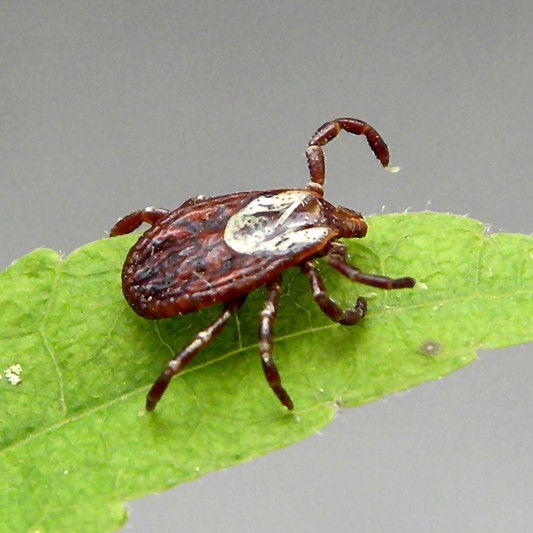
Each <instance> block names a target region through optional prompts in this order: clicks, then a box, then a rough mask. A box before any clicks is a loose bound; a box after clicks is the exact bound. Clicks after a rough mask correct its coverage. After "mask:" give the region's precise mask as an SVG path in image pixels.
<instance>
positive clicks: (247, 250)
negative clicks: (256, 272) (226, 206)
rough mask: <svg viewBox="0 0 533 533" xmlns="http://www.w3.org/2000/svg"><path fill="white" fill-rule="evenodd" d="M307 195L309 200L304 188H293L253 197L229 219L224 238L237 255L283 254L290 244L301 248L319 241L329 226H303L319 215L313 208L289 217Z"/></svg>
mask: <svg viewBox="0 0 533 533" xmlns="http://www.w3.org/2000/svg"><path fill="white" fill-rule="evenodd" d="M308 197H311V198H310V199H311V200H313V195H310V194H309V192H308V191H303V190H294V191H285V192H282V193H279V194H276V195H273V196H259V197H257V198H255V199H254V200H252V201H251V202H250V203H249V204H247V205H246V206H244V207H243V208H242V209H241V210H240V211H238V212H237V213H235V214H234V215H233V216H232V217H230V218H229V220H228V223H227V224H226V228H225V230H224V240H225V241H226V243H227V245H228V246H229V247H231V248H232V249H233V250H235V251H236V252H238V253H240V254H254V253H265V252H268V253H271V254H274V255H282V254H285V253H286V252H287V251H288V250H289V249H290V248H291V247H293V246H297V247H300V248H301V247H306V246H312V245H313V244H316V243H317V242H320V241H321V240H323V239H324V238H325V237H327V235H328V234H329V233H330V232H331V230H330V228H328V227H322V226H311V227H305V226H309V224H310V223H312V219H313V218H315V217H317V216H319V214H318V211H317V210H314V211H313V210H310V211H309V212H307V213H303V214H301V216H298V215H296V216H294V217H293V215H294V213H295V211H296V210H297V209H298V207H299V206H300V205H301V204H302V203H303V202H304V201H305V200H306V199H307V198H308ZM278 213H279V216H276V215H277V214H278ZM291 217H293V220H291Z"/></svg>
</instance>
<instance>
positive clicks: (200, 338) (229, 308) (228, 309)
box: [146, 298, 244, 411]
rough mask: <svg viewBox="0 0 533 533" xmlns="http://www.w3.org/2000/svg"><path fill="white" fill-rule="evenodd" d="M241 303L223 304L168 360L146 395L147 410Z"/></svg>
mask: <svg viewBox="0 0 533 533" xmlns="http://www.w3.org/2000/svg"><path fill="white" fill-rule="evenodd" d="M243 303H244V298H242V299H240V300H234V301H232V302H228V303H226V304H225V305H224V310H223V311H222V313H221V314H220V315H219V317H218V318H217V319H216V320H215V321H214V322H212V323H211V324H210V325H209V326H207V327H206V328H204V329H203V330H202V331H200V332H199V333H198V334H197V335H196V337H195V338H194V339H193V341H192V342H191V343H190V344H189V345H188V346H186V347H185V348H183V350H181V352H179V353H178V355H176V357H174V359H171V360H170V362H169V363H168V365H167V368H166V369H165V370H164V371H163V373H162V374H161V375H160V376H159V377H158V378H157V380H156V382H155V383H154V384H153V385H152V388H151V389H150V391H149V392H148V395H147V396H146V410H147V411H153V410H154V409H155V406H156V405H157V403H158V402H159V400H160V399H161V396H163V393H164V392H165V390H166V389H167V387H168V384H169V383H170V380H171V379H172V378H173V377H174V376H175V375H176V374H179V373H180V372H181V370H182V369H183V367H184V366H185V365H187V364H188V363H190V361H191V360H192V359H193V358H194V357H195V356H196V355H197V354H198V352H199V351H200V350H202V349H203V348H205V347H206V346H207V345H208V344H209V343H210V342H211V341H212V340H213V339H214V338H215V337H216V336H217V335H218V334H219V333H220V332H221V330H222V329H223V328H224V326H225V325H226V324H227V323H228V321H229V319H230V317H231V315H233V313H235V312H236V311H237V310H238V309H239V308H240V307H241V305H242V304H243Z"/></svg>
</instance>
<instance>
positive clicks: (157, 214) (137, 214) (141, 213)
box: [109, 207, 169, 237]
mask: <svg viewBox="0 0 533 533" xmlns="http://www.w3.org/2000/svg"><path fill="white" fill-rule="evenodd" d="M168 213H169V211H168V210H166V209H158V208H157V207H147V208H145V209H139V210H138V211H134V212H133V213H130V214H129V215H126V216H125V217H122V218H119V219H118V220H117V222H116V223H115V225H114V226H113V227H112V228H111V231H110V232H109V235H110V237H116V236H117V235H125V234H126V233H131V232H132V231H135V230H136V229H137V228H138V227H139V226H140V225H141V224H142V223H143V222H146V223H147V224H150V225H152V224H155V223H156V222H158V221H159V220H161V219H162V218H163V217H164V216H166V215H168Z"/></svg>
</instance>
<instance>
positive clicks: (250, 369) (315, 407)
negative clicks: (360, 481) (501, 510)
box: [0, 213, 533, 533]
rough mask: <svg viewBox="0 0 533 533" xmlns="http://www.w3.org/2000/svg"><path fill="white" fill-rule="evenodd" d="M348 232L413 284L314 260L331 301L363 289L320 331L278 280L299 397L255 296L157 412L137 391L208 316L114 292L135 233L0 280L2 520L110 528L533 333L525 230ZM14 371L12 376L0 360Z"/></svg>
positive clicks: (282, 325)
mask: <svg viewBox="0 0 533 533" xmlns="http://www.w3.org/2000/svg"><path fill="white" fill-rule="evenodd" d="M369 226H370V230H369V234H368V236H367V237H366V238H365V239H363V240H361V241H357V242H354V241H351V242H350V243H349V249H350V255H351V260H352V262H353V263H354V264H356V265H357V266H358V267H359V268H361V269H362V270H363V271H366V272H375V273H383V274H386V275H389V276H393V277H397V276H404V275H409V276H413V277H415V278H416V279H417V280H418V281H419V284H418V285H417V287H416V288H415V289H413V290H398V291H388V292H386V291H380V290H378V289H372V288H369V287H366V286H361V285H357V284H353V283H350V282H349V281H347V280H345V279H343V278H341V277H340V276H339V275H338V274H337V273H336V272H333V271H331V270H329V269H327V268H326V267H325V266H324V265H321V270H322V272H323V274H324V277H325V279H326V283H327V286H328V288H329V290H330V292H331V294H332V296H334V297H335V298H336V299H337V300H338V301H339V302H340V303H342V304H343V305H344V306H348V305H350V304H352V303H353V302H354V301H355V299H356V298H357V296H359V295H365V296H366V297H367V298H368V300H369V311H368V314H367V317H366V318H365V319H364V320H363V321H362V322H361V323H359V324H357V325H356V326H354V327H350V328H349V327H344V326H339V325H336V324H333V323H332V322H331V321H329V320H328V318H327V317H325V316H324V315H323V314H322V313H321V312H320V310H319V309H318V308H317V307H316V305H315V304H314V302H313V301H312V298H311V295H310V291H309V287H308V286H307V281H306V279H305V278H304V277H303V276H302V275H301V274H300V273H299V272H298V270H296V269H291V270H289V271H287V272H286V273H285V274H284V287H285V289H284V294H283V296H282V300H281V309H280V314H279V319H278V322H277V324H276V332H275V343H276V344H275V357H276V361H277V364H278V368H279V370H280V373H281V375H282V378H283V382H284V385H285V386H286V388H287V390H288V391H289V393H290V394H291V397H292V399H293V401H294V403H295V411H294V413H288V412H286V411H285V410H284V409H283V408H282V407H281V406H280V405H279V403H278V401H277V399H276V398H275V396H274V395H273V394H272V392H271V391H270V389H269V387H268V386H267V384H266V382H265V380H264V377H263V375H262V371H261V365H260V360H259V356H258V350H257V338H256V335H257V327H258V312H259V310H260V308H261V302H262V299H263V291H262V290H259V291H256V292H255V293H252V294H251V295H250V296H249V298H248V300H247V302H246V305H245V306H244V307H243V308H242V309H241V311H240V312H239V314H238V316H237V317H235V319H233V321H232V322H231V323H230V325H229V326H228V327H227V328H226V329H225V330H224V331H223V333H222V334H221V335H220V336H219V337H218V338H217V340H216V341H215V342H214V343H213V344H212V345H210V346H209V347H208V348H207V349H206V350H204V351H203V352H201V353H200V354H199V355H198V356H197V358H196V359H195V360H194V361H193V362H192V363H191V364H190V365H189V366H188V367H187V368H186V369H185V371H184V372H183V373H182V374H181V375H180V376H179V377H177V378H175V379H174V380H173V381H172V383H171V385H170V387H169V389H168V391H167V393H166V394H165V396H164V397H163V399H162V401H161V403H160V404H159V406H158V408H157V409H156V411H155V412H153V413H151V414H146V413H145V412H144V411H143V406H144V399H145V395H146V393H147V391H148V388H149V387H150V385H151V384H152V383H153V381H154V379H155V378H156V377H157V376H158V375H159V373H160V372H161V370H162V369H163V368H164V366H165V364H166V362H167V361H168V359H170V358H171V357H172V355H173V354H174V353H176V352H177V351H178V350H179V349H180V348H181V347H183V346H184V345H185V344H187V343H188V342H189V341H190V340H191V338H192V337H193V336H194V334H195V332H197V331H198V330H199V329H200V328H202V327H203V326H205V325H207V324H208V323H209V322H210V320H212V319H213V318H214V317H215V316H216V314H217V312H218V311H219V310H218V309H207V310H204V311H201V312H198V313H195V314H191V315H186V316H182V317H178V318H175V319H170V320H162V321H146V320H143V319H142V318H140V317H138V316H137V315H135V313H134V312H133V311H132V310H131V309H130V308H129V307H128V306H127V304H126V302H125V301H124V299H123V297H122V293H121V289H120V271H121V266H122V262H123V260H124V257H125V255H126V253H127V251H128V249H129V247H130V246H131V245H132V244H133V242H134V241H135V239H136V238H137V236H135V235H128V236H124V237H117V238H114V239H104V240H101V241H97V242H94V243H91V244H88V245H86V246H83V247H82V248H80V249H78V250H76V251H75V252H73V253H72V254H71V255H70V256H68V257H67V258H65V259H62V258H60V257H59V255H58V254H57V253H56V252H54V251H52V250H46V249H39V250H36V251H34V252H32V253H30V254H29V255H27V256H25V257H23V258H22V259H20V260H18V261H17V262H15V263H14V264H13V265H12V266H11V267H10V268H8V269H7V270H6V271H5V272H3V273H2V274H0V304H1V309H2V314H1V317H0V346H1V349H0V371H2V377H3V379H1V380H0V400H1V403H2V408H3V409H2V416H1V418H0V439H1V451H0V470H1V472H2V479H3V482H2V490H1V492H0V505H1V508H2V509H3V510H4V511H5V510H9V512H4V518H3V520H2V522H1V525H0V530H1V531H10V532H11V531H41V532H47V531H49V532H54V533H56V532H62V531H112V530H115V529H117V528H119V527H120V525H121V524H123V523H124V522H125V520H126V515H125V511H124V509H123V505H122V504H123V502H125V501H127V500H130V499H132V498H136V497H140V496H142V495H146V494H150V493H153V492H156V491H160V490H163V489H165V488H169V487H171V486H173V485H176V484H177V483H180V482H183V481H186V480H190V479H193V478H196V477H198V476H200V475H202V474H205V473H207V472H210V471H213V470H216V469H220V468H225V467H228V466H230V465H233V464H236V463H239V462H241V461H244V460H248V459H251V458H253V457H256V456H258V455H261V454H264V453H267V452H268V451H270V450H274V449H277V448H281V447H283V446H287V445H289V444H291V443H293V442H296V441H298V440H300V439H303V438H304V437H307V436H309V435H312V434H314V433H315V432H316V431H318V430H319V429H320V428H321V427H323V426H324V425H325V424H327V423H328V422H329V421H330V420H331V419H332V418H333V416H334V413H335V410H336V409H337V407H338V406H339V405H341V406H345V407H347V406H356V405H360V404H363V403H366V402H369V401H371V400H373V399H376V398H381V397H383V396H385V395H387V394H391V393H394V392H397V391H401V390H405V389H407V388H409V387H412V386H414V385H416V384H418V383H422V382H425V381H429V380H432V379H436V378H439V377H441V376H443V375H445V374H447V373H449V372H452V371H453V370H457V369H459V368H461V367H463V366H464V365H466V364H468V363H469V362H471V361H472V360H473V359H474V358H475V355H476V350H477V349H478V348H485V349H487V348H498V347H503V346H509V345H512V344H519V343H525V342H529V341H531V340H532V337H533V318H532V317H533V294H532V292H533V269H532V264H533V239H532V238H531V237H529V236H525V235H518V234H496V235H487V234H485V233H484V227H483V225H482V224H481V223H479V222H477V221H475V220H471V219H468V218H465V217H459V216H452V215H445V214H432V213H418V214H404V215H388V216H380V217H373V218H371V219H369ZM16 364H20V365H21V367H22V373H21V375H20V377H21V378H22V381H21V382H20V383H19V384H17V385H12V384H11V383H10V382H9V380H8V379H7V378H6V377H5V376H4V372H3V370H4V369H7V368H9V367H10V366H11V365H16Z"/></svg>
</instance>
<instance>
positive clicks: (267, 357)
mask: <svg viewBox="0 0 533 533" xmlns="http://www.w3.org/2000/svg"><path fill="white" fill-rule="evenodd" d="M267 291H268V294H267V298H266V301H265V305H264V306H263V310H262V311H261V322H260V324H259V351H260V353H261V363H262V364H263V372H264V373H265V377H266V380H267V381H268V384H269V385H270V387H271V388H272V390H273V391H274V394H275V395H276V396H277V397H278V399H279V401H280V402H281V403H282V404H283V405H284V406H285V407H286V408H287V409H289V410H290V411H292V409H293V407H294V405H293V403H292V400H291V398H290V396H289V395H288V394H287V391H286V390H285V389H284V388H283V387H282V385H281V377H280V375H279V372H278V369H277V368H276V363H274V359H273V357H272V351H273V349H274V344H273V341H272V328H273V326H274V322H275V321H276V317H277V315H278V307H279V295H280V292H281V278H277V279H275V280H274V281H271V282H270V283H268V284H267Z"/></svg>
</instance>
